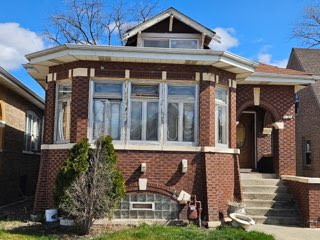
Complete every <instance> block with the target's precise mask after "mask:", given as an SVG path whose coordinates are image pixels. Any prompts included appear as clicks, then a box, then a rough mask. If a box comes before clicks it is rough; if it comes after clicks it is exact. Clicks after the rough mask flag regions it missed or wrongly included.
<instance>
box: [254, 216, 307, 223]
mask: <svg viewBox="0 0 320 240" xmlns="http://www.w3.org/2000/svg"><path fill="white" fill-rule="evenodd" d="M248 216H249V217H251V218H252V219H253V220H254V221H255V222H256V223H258V224H271V225H284V226H300V225H301V223H300V220H299V219H298V218H297V217H274V216H273V217H269V216H268V217H266V216H250V215H248Z"/></svg>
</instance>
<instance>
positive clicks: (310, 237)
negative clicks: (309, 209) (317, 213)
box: [250, 224, 320, 240]
mask: <svg viewBox="0 0 320 240" xmlns="http://www.w3.org/2000/svg"><path fill="white" fill-rule="evenodd" d="M250 231H259V232H264V233H267V234H272V235H273V236H274V237H275V239H276V240H320V229H312V228H301V227H284V226H276V225H267V224H256V225H254V226H252V227H251V228H250Z"/></svg>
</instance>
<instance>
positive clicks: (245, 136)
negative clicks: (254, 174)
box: [237, 112, 255, 169]
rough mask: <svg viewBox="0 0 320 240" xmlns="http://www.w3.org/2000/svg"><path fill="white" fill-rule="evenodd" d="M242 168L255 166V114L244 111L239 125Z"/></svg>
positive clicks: (238, 141) (238, 139)
mask: <svg viewBox="0 0 320 240" xmlns="http://www.w3.org/2000/svg"><path fill="white" fill-rule="evenodd" d="M237 148H239V149H240V156H239V163H240V168H249V169H254V168H255V114H254V113H249V112H248V113H246V112H244V113H242V114H241V116H240V120H239V123H238V125H237Z"/></svg>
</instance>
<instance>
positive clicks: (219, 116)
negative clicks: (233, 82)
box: [215, 88, 229, 147]
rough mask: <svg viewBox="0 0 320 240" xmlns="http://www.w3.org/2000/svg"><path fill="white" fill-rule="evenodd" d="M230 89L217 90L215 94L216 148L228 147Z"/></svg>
mask: <svg viewBox="0 0 320 240" xmlns="http://www.w3.org/2000/svg"><path fill="white" fill-rule="evenodd" d="M228 109H229V107H228V89H226V88H216V92H215V125H216V129H215V130H216V146H218V147H228V127H229V119H228Z"/></svg>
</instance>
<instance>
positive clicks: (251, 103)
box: [237, 100, 281, 121]
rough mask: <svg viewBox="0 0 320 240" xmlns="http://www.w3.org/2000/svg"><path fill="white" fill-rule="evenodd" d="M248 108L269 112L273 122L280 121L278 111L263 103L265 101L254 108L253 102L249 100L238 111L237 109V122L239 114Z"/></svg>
mask: <svg viewBox="0 0 320 240" xmlns="http://www.w3.org/2000/svg"><path fill="white" fill-rule="evenodd" d="M249 107H261V108H264V109H265V110H267V111H269V112H270V113H271V114H272V116H273V118H274V120H275V121H279V120H280V119H281V116H280V114H279V113H278V111H277V110H276V109H275V108H274V107H273V106H272V105H271V104H269V103H267V102H265V101H260V105H259V106H256V105H254V102H253V100H249V101H247V102H245V103H244V104H242V105H241V106H240V107H239V108H238V109H237V120H238V119H239V117H240V115H241V113H242V112H243V111H244V110H246V109H247V108H249Z"/></svg>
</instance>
